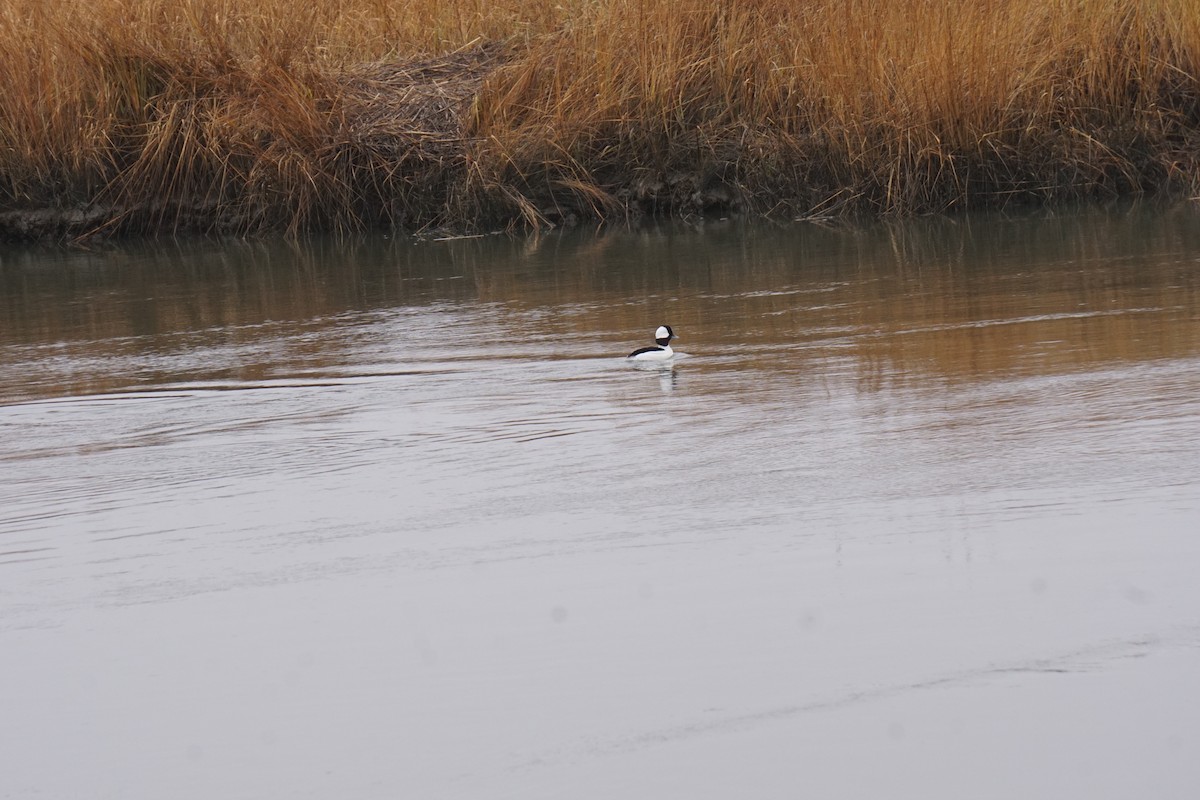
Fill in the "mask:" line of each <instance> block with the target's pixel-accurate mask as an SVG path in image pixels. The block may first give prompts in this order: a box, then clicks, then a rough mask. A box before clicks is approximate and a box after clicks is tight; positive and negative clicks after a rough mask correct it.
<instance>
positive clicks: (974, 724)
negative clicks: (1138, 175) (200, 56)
mask: <svg viewBox="0 0 1200 800" xmlns="http://www.w3.org/2000/svg"><path fill="white" fill-rule="evenodd" d="M661 323H668V324H671V325H672V326H673V327H674V328H675V330H676V332H677V333H678V334H679V335H680V336H681V340H680V341H679V342H678V343H677V349H678V350H679V351H682V352H683V353H684V355H683V356H681V357H680V358H678V359H677V360H676V363H675V364H674V365H673V366H672V367H670V368H666V369H635V368H631V367H630V366H628V365H627V364H625V363H624V362H623V361H622V359H621V356H622V355H624V354H625V353H626V352H628V351H630V350H632V349H634V348H635V347H640V346H643V345H645V344H648V343H649V337H650V335H651V331H653V329H654V327H656V326H657V325H659V324H661ZM0 367H2V369H0V475H2V479H0V717H2V718H3V720H4V722H3V723H0V797H3V798H34V797H46V798H65V797H78V798H85V797H86V798H121V800H131V799H136V798H146V799H147V800H150V799H151V798H153V799H155V800H159V799H161V798H164V797H169V798H180V799H183V800H188V799H190V798H195V799H196V800H212V798H222V800H227V799H229V798H312V799H313V800H318V799H322V798H340V799H342V800H347V799H351V800H352V799H354V798H363V799H367V800H376V799H379V800H383V799H385V798H520V799H521V800H528V799H529V798H566V797H570V798H597V799H600V798H604V799H606V800H607V798H617V797H621V798H671V797H678V798H689V799H694V798H714V799H715V798H731V797H753V798H796V797H820V798H862V797H888V798H914V800H915V799H916V798H921V799H922V800H928V799H929V798H955V799H956V800H958V799H959V798H968V797H969V798H1013V797H1021V798H1063V797H1081V798H1129V797H1154V798H1158V799H1159V800H1161V799H1162V798H1185V797H1192V796H1194V794H1193V793H1194V791H1195V787H1196V785H1197V784H1198V783H1200V759H1197V758H1196V753H1197V752H1200V588H1198V587H1200V584H1198V582H1197V574H1200V210H1197V209H1193V208H1188V207H1181V208H1174V209H1167V210H1163V209H1155V210H1133V211H1128V210H1126V211H1120V212H1117V211H1101V210H1086V211H1079V212H1072V213H1067V214H1054V215H1050V214H1042V215H1038V216H1035V217H1028V218H1020V219H1006V218H1001V217H971V218H961V219H957V220H926V221H915V222H907V223H903V224H880V225H873V226H867V227H849V226H847V227H840V226H839V227H831V228H823V227H817V226H812V225H798V226H782V227H749V228H748V227H744V226H741V225H737V224H733V223H722V224H716V225H710V226H708V227H707V229H705V230H703V231H699V230H691V229H680V228H664V229H656V230H650V231H644V232H638V233H629V232H620V233H610V234H607V235H594V234H569V235H550V236H544V237H541V238H538V239H533V240H512V239H507V238H503V237H491V238H487V239H468V240H456V241H445V242H423V243H412V242H408V241H392V240H387V239H371V240H356V241H348V242H345V241H344V242H308V243H303V244H299V245H288V244H283V243H228V244H190V245H186V246H184V245H155V246H136V247H135V246H128V247H102V248H99V249H96V250H90V251H80V250H72V251H66V250H49V249H46V250H15V249H8V250H3V251H0Z"/></svg>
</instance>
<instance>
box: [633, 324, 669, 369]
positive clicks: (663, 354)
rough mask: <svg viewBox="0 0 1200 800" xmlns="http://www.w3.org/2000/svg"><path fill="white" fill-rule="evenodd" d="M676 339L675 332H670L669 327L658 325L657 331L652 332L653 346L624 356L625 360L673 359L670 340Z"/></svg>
mask: <svg viewBox="0 0 1200 800" xmlns="http://www.w3.org/2000/svg"><path fill="white" fill-rule="evenodd" d="M678 338H679V337H678V336H676V335H675V331H673V330H671V326H670V325H659V326H658V330H656V331H654V346H653V347H643V348H640V349H638V350H634V351H633V352H632V353H630V354H629V355H628V356H626V360H633V361H666V360H667V359H669V358H674V357H675V351H674V350H672V349H671V340H672V339H678Z"/></svg>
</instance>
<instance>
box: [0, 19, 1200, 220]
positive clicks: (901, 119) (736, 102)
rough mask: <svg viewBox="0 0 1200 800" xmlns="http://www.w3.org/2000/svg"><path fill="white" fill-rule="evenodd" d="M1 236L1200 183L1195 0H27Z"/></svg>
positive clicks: (15, 47)
mask: <svg viewBox="0 0 1200 800" xmlns="http://www.w3.org/2000/svg"><path fill="white" fill-rule="evenodd" d="M0 80H2V81H3V84H2V85H3V88H2V89H0V91H2V92H3V98H4V102H3V103H0V212H3V213H0V232H3V233H7V234H8V235H14V234H20V233H22V232H24V233H26V234H28V235H37V234H40V233H46V232H48V231H52V232H59V233H61V232H70V233H75V234H78V233H83V232H87V231H99V232H112V231H154V230H161V229H163V228H168V229H169V228H174V227H187V228H201V229H233V230H238V231H246V230H255V229H275V228H290V229H291V230H293V231H299V230H306V229H317V228H326V229H329V228H332V229H339V230H349V229H358V228H365V227H372V226H377V225H399V226H405V227H420V226H431V225H446V226H452V227H459V228H469V227H473V226H480V225H491V224H495V223H497V222H510V223H511V222H517V223H524V224H528V225H541V224H546V223H554V222H558V221H559V220H562V219H567V218H571V217H576V216H580V215H583V216H598V217H612V216H623V215H627V214H631V213H632V214H639V213H645V212H653V211H664V210H669V211H671V212H673V213H683V214H688V213H696V212H702V211H705V210H720V211H722V212H727V211H730V210H734V211H737V210H745V211H753V212H772V211H776V212H786V213H790V214H794V215H817V216H819V215H826V214H834V213H842V212H862V211H868V212H882V213H917V212H926V211H940V210H946V209H954V208H964V207H971V206H978V205H994V204H997V203H1006V202H1013V201H1047V200H1054V199H1060V198H1075V197H1087V196H1097V195H1100V196H1106V195H1109V196H1110V195H1116V194H1122V193H1129V192H1138V191H1147V190H1163V189H1168V190H1176V191H1183V192H1193V193H1194V192H1196V191H1197V182H1198V181H1197V176H1198V175H1200V4H1196V3H1195V2H1193V0H1142V2H1139V3H1130V2H1127V1H1126V0H940V1H939V0H797V1H796V2H782V1H779V0H777V1H775V2H768V1H767V0H563V1H562V2H551V0H489V2H486V3H485V2H482V0H451V1H450V2H445V1H444V0H436V1H435V0H409V1H408V2H401V1H400V0H307V2H299V1H298V0H256V2H254V3H246V2H237V1H236V0H8V2H7V3H5V4H4V5H3V7H0Z"/></svg>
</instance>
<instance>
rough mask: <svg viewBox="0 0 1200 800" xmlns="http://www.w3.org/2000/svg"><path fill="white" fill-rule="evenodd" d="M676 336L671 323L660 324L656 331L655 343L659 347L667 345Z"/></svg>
mask: <svg viewBox="0 0 1200 800" xmlns="http://www.w3.org/2000/svg"><path fill="white" fill-rule="evenodd" d="M674 338H675V331H673V330H671V326H670V325H659V326H658V330H656V331H655V332H654V343H655V344H657V345H658V346H659V347H666V346H667V345H669V344H670V343H671V340H672V339H674Z"/></svg>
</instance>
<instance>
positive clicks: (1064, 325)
mask: <svg viewBox="0 0 1200 800" xmlns="http://www.w3.org/2000/svg"><path fill="white" fill-rule="evenodd" d="M1196 253H1200V218H1198V217H1197V215H1196V214H1195V213H1194V211H1193V210H1192V209H1191V208H1189V207H1176V208H1172V209H1159V210H1145V209H1140V210H1133V211H1120V212H1118V211H1104V210H1097V209H1092V210H1087V211H1081V212H1078V213H1074V214H1069V215H1061V216H1058V215H1044V216H1038V217H1034V218H1022V219H1006V218H1003V217H997V216H989V217H960V218H955V219H948V218H930V219H924V220H916V221H909V222H903V223H880V224H872V225H869V226H861V227H859V226H837V227H828V228H827V227H819V226H813V225H803V226H772V227H747V226H745V225H741V224H738V223H732V222H730V223H723V224H717V225H709V226H706V227H705V228H703V229H693V228H681V227H665V228H648V229H642V230H637V231H610V232H606V233H599V234H579V233H576V234H567V235H552V236H543V237H539V238H534V239H517V238H508V237H489V238H486V239H461V240H454V241H446V242H412V241H410V240H398V241H397V240H388V239H382V238H377V239H360V240H353V241H333V240H314V241H310V242H307V243H304V244H295V243H291V244H289V243H284V242H252V243H248V242H229V243H221V244H204V245H199V246H196V245H190V246H187V247H185V246H182V245H140V246H134V247H111V248H103V249H100V250H96V251H92V252H64V251H50V250H43V251H10V252H5V253H4V254H3V256H2V261H0V286H2V287H3V292H2V295H0V347H3V348H4V350H5V351H6V353H7V356H6V358H5V360H6V361H9V362H14V361H15V362H23V363H25V365H26V367H28V368H29V369H30V370H32V369H34V366H33V365H35V364H37V365H40V366H38V367H37V369H39V370H42V371H44V372H47V373H52V374H54V375H56V376H57V377H56V380H57V381H58V382H59V385H60V388H61V390H62V391H64V392H68V393H78V392H86V391H103V390H105V389H107V388H111V382H110V380H109V377H108V376H107V373H106V367H105V365H106V364H111V363H113V362H114V360H120V359H122V358H126V357H129V358H132V357H136V358H137V359H138V363H139V365H140V366H139V367H138V369H139V371H140V375H141V377H140V378H139V380H140V381H142V382H151V383H152V382H154V381H156V380H159V379H160V378H161V379H164V380H165V379H168V378H172V379H177V378H178V377H179V370H180V365H181V363H186V364H188V365H189V367H188V368H189V369H194V370H195V371H196V372H197V373H198V374H203V375H205V376H207V377H210V378H234V379H245V380H261V379H263V378H265V377H269V376H271V375H278V374H280V371H282V372H283V373H284V374H286V373H287V370H288V369H301V368H303V369H321V368H333V367H337V366H338V365H345V364H346V363H347V362H348V361H352V360H353V358H354V356H353V355H352V354H351V353H352V352H353V351H354V349H355V347H357V346H358V344H359V343H360V339H361V337H364V336H365V337H368V338H369V337H370V336H373V335H376V334H374V333H371V332H370V326H371V325H372V324H373V322H375V321H378V319H379V318H380V317H379V315H380V314H384V315H388V314H394V313H395V312H396V311H397V310H401V309H403V310H405V313H406V314H409V315H410V316H409V317H405V318H404V319H402V320H400V321H399V322H395V323H394V324H393V325H392V327H391V328H389V333H388V335H392V336H397V337H400V338H401V339H403V338H404V337H405V336H415V337H427V336H441V337H444V338H445V340H446V342H447V343H449V344H452V343H453V342H454V341H455V340H465V339H466V338H468V337H471V336H476V335H482V336H484V337H485V340H484V341H481V342H476V343H475V344H476V345H477V348H478V349H477V350H476V351H474V352H476V353H478V354H480V355H482V356H484V357H486V355H487V353H488V352H489V350H488V347H489V342H488V341H487V340H486V337H487V336H491V337H493V339H494V341H493V342H492V344H495V345H496V346H500V345H501V344H503V345H504V346H506V347H507V348H508V349H507V351H506V352H507V355H508V356H509V357H511V356H513V355H514V352H516V353H517V354H518V355H519V352H520V347H521V346H522V343H524V346H525V347H526V350H527V352H528V354H529V357H531V358H536V357H537V354H538V353H539V352H543V351H545V352H548V353H553V354H555V355H572V356H584V355H588V354H592V355H603V354H606V353H610V352H621V349H622V348H623V347H624V346H625V345H627V344H636V343H637V342H640V341H641V340H642V339H644V338H645V337H646V335H647V332H648V331H649V330H650V329H652V327H653V326H654V325H657V324H659V322H661V321H667V322H671V324H673V325H675V327H676V328H677V329H678V330H679V332H680V334H681V335H682V336H683V342H682V346H683V348H684V349H686V350H688V351H690V352H692V353H693V354H703V355H709V356H739V357H740V358H741V359H742V366H743V367H753V365H754V363H755V362H761V366H763V367H764V368H767V367H769V368H771V369H777V370H778V369H782V370H785V371H791V370H804V369H813V368H819V362H821V361H822V360H827V359H830V358H846V357H850V358H853V359H854V360H855V361H856V362H857V363H858V365H859V367H858V368H859V370H860V373H861V375H862V380H863V385H864V386H871V385H878V382H879V381H881V380H903V379H904V376H906V375H910V374H928V373H931V372H932V373H935V374H937V375H941V376H944V377H945V378H947V379H957V378H965V377H971V376H986V375H995V374H1000V373H1012V372H1019V373H1030V372H1032V373H1037V372H1043V371H1050V372H1054V371H1061V370H1070V369H1074V368H1077V367H1079V366H1086V365H1094V364H1098V363H1103V362H1105V361H1133V360H1144V359H1153V358H1164V357H1178V356H1190V355H1194V354H1195V353H1197V352H1198V351H1200V324H1198V323H1197V309H1198V308H1200V300H1198V297H1197V290H1198V285H1200V279H1198V278H1197V270H1196V266H1195V265H1196V256H1195V254H1196ZM447 308H449V309H453V310H454V311H455V312H456V313H458V314H460V315H463V319H466V320H472V319H474V320H477V321H478V324H479V331H486V333H485V334H480V333H479V331H475V332H473V331H471V330H469V328H470V325H467V326H466V327H462V326H460V327H456V328H450V329H447V330H444V331H441V332H436V328H435V327H430V326H427V325H422V326H418V325H416V319H417V317H416V316H411V315H420V314H421V313H422V309H427V310H429V311H430V313H432V312H433V311H434V310H438V309H447ZM485 319H486V325H485V324H484V323H483V320H485ZM156 365H158V366H161V368H162V375H161V376H156V374H155V369H156ZM127 378H128V376H126V379H127ZM14 380H15V379H14V378H9V379H8V380H7V382H8V383H9V384H10V388H9V389H6V390H5V392H4V393H5V394H13V393H17V394H20V392H18V391H16V389H15V388H14V387H12V383H13V381H14Z"/></svg>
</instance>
